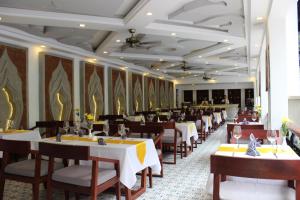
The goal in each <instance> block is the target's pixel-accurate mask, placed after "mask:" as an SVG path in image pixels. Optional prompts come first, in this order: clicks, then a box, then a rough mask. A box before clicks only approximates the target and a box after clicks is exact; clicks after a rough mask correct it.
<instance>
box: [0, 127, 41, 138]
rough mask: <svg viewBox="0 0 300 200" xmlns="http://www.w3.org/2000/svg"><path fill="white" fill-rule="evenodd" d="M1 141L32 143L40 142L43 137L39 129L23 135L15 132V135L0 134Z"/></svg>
mask: <svg viewBox="0 0 300 200" xmlns="http://www.w3.org/2000/svg"><path fill="white" fill-rule="evenodd" d="M0 139H8V140H9V139H10V140H22V141H32V140H40V139H41V135H40V131H39V130H38V129H35V130H32V131H31V130H28V131H26V132H22V133H21V132H13V133H3V132H0Z"/></svg>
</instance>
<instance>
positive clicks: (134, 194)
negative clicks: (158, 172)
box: [125, 168, 147, 200]
mask: <svg viewBox="0 0 300 200" xmlns="http://www.w3.org/2000/svg"><path fill="white" fill-rule="evenodd" d="M146 182H147V168H146V169H143V171H142V174H141V187H140V188H139V189H138V190H131V189H128V188H127V187H125V195H126V200H134V199H137V198H138V197H139V196H141V195H142V194H143V193H144V192H146V184H147V183H146Z"/></svg>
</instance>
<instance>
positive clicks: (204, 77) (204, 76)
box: [202, 73, 214, 81]
mask: <svg viewBox="0 0 300 200" xmlns="http://www.w3.org/2000/svg"><path fill="white" fill-rule="evenodd" d="M202 79H203V80H204V81H209V80H214V78H212V77H211V76H209V75H208V74H206V73H204V74H203V77H202Z"/></svg>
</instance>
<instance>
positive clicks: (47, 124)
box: [35, 120, 64, 137]
mask: <svg viewBox="0 0 300 200" xmlns="http://www.w3.org/2000/svg"><path fill="white" fill-rule="evenodd" d="M63 126H64V122H63V121H54V120H53V121H37V122H36V123H35V128H45V129H46V130H45V136H46V137H53V136H56V134H57V132H58V129H59V128H62V127H63Z"/></svg>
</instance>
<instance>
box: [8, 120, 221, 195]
mask: <svg viewBox="0 0 300 200" xmlns="http://www.w3.org/2000/svg"><path fill="white" fill-rule="evenodd" d="M225 131H226V126H225V125H223V126H222V127H221V128H219V129H218V130H217V131H216V132H214V133H213V134H211V135H210V136H209V138H208V140H207V141H206V142H205V143H203V144H201V145H198V148H197V149H195V150H194V152H193V153H192V154H191V155H189V156H188V157H187V158H183V159H180V157H178V158H179V159H178V162H177V164H176V165H164V173H165V174H164V178H154V180H153V188H152V189H150V188H147V191H146V193H145V194H144V195H142V196H141V197H140V198H139V199H140V200H209V199H211V197H210V196H208V195H207V193H206V192H205V185H206V180H207V177H208V175H209V157H210V155H211V154H212V153H213V152H214V151H215V150H216V149H217V147H218V146H219V144H220V143H221V142H224V141H225ZM40 188H41V194H40V197H41V198H40V199H46V198H45V189H44V188H43V186H41V187H40ZM4 199H9V200H28V199H31V186H30V185H28V184H23V183H17V182H13V181H7V182H6V185H5V192H4ZM54 199H64V197H63V195H62V193H60V192H55V195H54ZM82 199H88V198H87V197H83V198H82ZM98 199H101V200H102V199H105V200H112V199H115V198H114V196H112V195H109V194H102V195H101V194H100V195H99V198H98ZM122 199H124V198H122Z"/></svg>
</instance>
